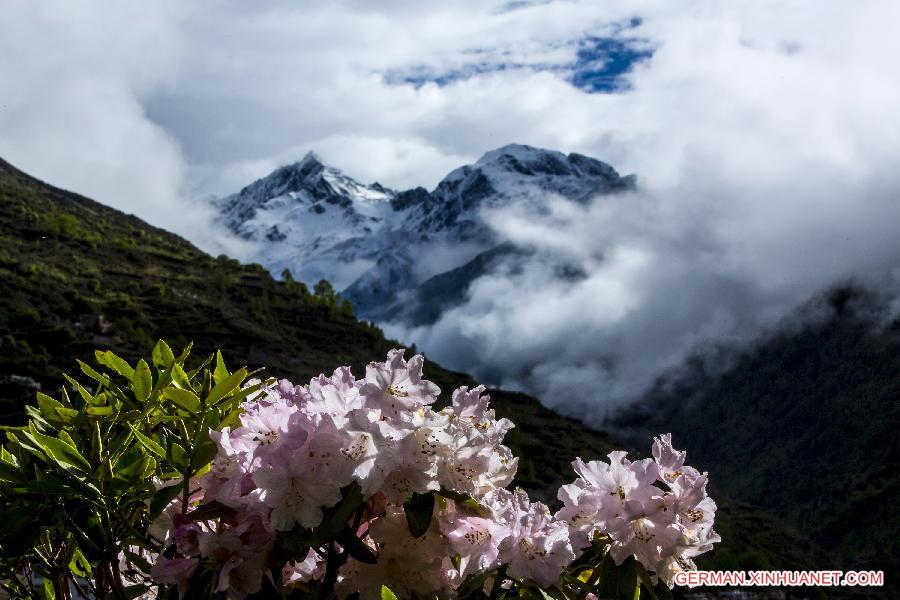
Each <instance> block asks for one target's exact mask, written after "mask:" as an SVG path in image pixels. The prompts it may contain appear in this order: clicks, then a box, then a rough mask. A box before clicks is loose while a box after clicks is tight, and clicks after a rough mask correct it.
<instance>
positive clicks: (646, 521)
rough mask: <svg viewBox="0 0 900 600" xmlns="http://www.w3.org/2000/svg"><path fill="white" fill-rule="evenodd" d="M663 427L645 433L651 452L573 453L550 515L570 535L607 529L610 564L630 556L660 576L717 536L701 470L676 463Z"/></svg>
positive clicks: (680, 459) (682, 565)
mask: <svg viewBox="0 0 900 600" xmlns="http://www.w3.org/2000/svg"><path fill="white" fill-rule="evenodd" d="M684 458H685V453H684V452H679V451H677V450H675V449H674V448H672V437H671V434H666V435H663V436H660V437H658V438H654V440H653V458H652V459H650V458H648V459H644V460H639V461H634V462H632V461H629V460H628V459H627V458H626V453H625V452H621V451H619V452H611V453H610V455H609V463H605V462H599V461H591V462H588V463H585V462H583V461H582V460H581V459H577V460H575V461H574V462H573V463H572V466H573V467H574V468H575V472H576V473H577V474H578V479H576V480H575V482H574V483H571V484H569V485H564V486H562V487H561V488H560V489H559V496H558V497H559V499H560V501H562V502H563V505H564V506H563V508H562V510H560V511H559V513H558V514H557V516H558V517H559V518H561V519H565V520H566V522H568V523H569V526H570V528H571V531H572V532H573V536H575V537H580V538H581V539H586V538H588V537H589V536H591V535H592V534H593V533H594V532H602V533H605V534H607V535H608V536H609V537H610V538H611V540H612V543H611V545H610V550H609V552H610V554H611V555H612V557H613V558H614V559H615V561H616V563H617V564H621V562H622V561H624V560H625V559H626V558H628V557H629V556H634V557H636V558H637V559H638V560H639V561H640V562H641V564H642V565H644V567H646V568H647V570H649V571H652V572H653V573H655V574H656V575H657V576H659V577H661V578H662V579H663V580H664V581H666V582H667V583H668V582H670V581H671V579H672V577H673V576H674V574H675V573H676V572H678V571H683V570H691V569H694V568H695V566H694V564H693V561H692V560H691V559H692V558H693V557H695V556H697V555H699V554H702V553H704V552H707V551H709V550H711V549H712V545H713V544H714V543H716V542H718V541H720V538H719V536H718V535H717V534H716V533H715V532H714V531H713V520H714V518H715V512H716V503H715V502H714V501H713V499H712V498H710V497H708V496H707V495H706V481H707V475H706V474H705V473H702V474H701V473H700V472H699V471H697V470H696V469H694V468H693V467H689V466H686V465H685V464H684Z"/></svg>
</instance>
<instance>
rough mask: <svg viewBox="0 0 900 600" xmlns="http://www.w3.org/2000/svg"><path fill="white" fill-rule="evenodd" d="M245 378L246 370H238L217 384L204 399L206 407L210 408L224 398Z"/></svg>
mask: <svg viewBox="0 0 900 600" xmlns="http://www.w3.org/2000/svg"><path fill="white" fill-rule="evenodd" d="M246 377H247V369H246V368H243V367H242V368H240V369H238V370H237V371H235V372H234V373H232V374H231V375H229V376H228V377H226V378H225V379H223V380H222V381H220V382H219V383H217V384H216V385H215V386H214V387H213V388H212V389H211V390H210V391H209V395H208V396H207V397H206V404H207V406H212V405H214V404H215V403H216V402H218V401H219V400H221V399H222V398H225V397H226V396H228V394H230V393H231V392H233V391H234V390H235V388H237V387H238V386H239V385H241V383H243V381H244V379H245V378H246Z"/></svg>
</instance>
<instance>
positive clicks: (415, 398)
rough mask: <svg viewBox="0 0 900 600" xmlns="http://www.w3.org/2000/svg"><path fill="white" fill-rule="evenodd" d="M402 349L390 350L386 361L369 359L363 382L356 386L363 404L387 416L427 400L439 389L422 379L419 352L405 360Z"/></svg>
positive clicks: (418, 405) (417, 405) (425, 403)
mask: <svg viewBox="0 0 900 600" xmlns="http://www.w3.org/2000/svg"><path fill="white" fill-rule="evenodd" d="M403 352H404V351H403V350H391V351H390V352H388V355H387V361H386V362H383V363H374V362H373V363H369V365H368V366H367V367H366V379H365V383H363V385H362V387H361V388H360V390H359V393H360V395H361V396H362V397H363V400H364V402H365V403H366V405H367V406H369V407H371V408H377V409H379V410H381V411H382V412H383V413H384V414H385V415H388V416H394V415H397V414H398V413H400V412H401V411H414V410H416V409H417V408H420V407H422V406H425V405H427V404H431V403H433V402H434V401H435V400H437V397H438V394H440V393H441V390H440V388H439V387H438V386H436V385H435V384H433V383H431V382H430V381H426V380H425V379H422V364H423V362H424V358H423V357H422V355H421V354H417V355H416V356H413V357H412V358H411V359H409V361H406V360H405V359H404V358H403Z"/></svg>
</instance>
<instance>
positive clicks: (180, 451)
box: [169, 442, 189, 467]
mask: <svg viewBox="0 0 900 600" xmlns="http://www.w3.org/2000/svg"><path fill="white" fill-rule="evenodd" d="M169 450H170V453H171V457H170V459H171V461H172V463H173V464H175V465H177V466H179V467H186V466H188V462H189V460H188V454H187V451H186V450H185V449H184V447H183V446H182V445H181V444H179V443H178V442H172V444H171V445H170V446H169Z"/></svg>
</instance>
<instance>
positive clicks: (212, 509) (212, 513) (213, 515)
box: [187, 500, 234, 521]
mask: <svg viewBox="0 0 900 600" xmlns="http://www.w3.org/2000/svg"><path fill="white" fill-rule="evenodd" d="M233 514H234V509H233V508H230V507H228V506H225V505H224V504H222V503H220V502H217V501H215V500H213V501H212V502H207V503H206V504H201V505H200V506H198V507H197V508H196V509H195V510H192V511H191V512H189V513H188V514H187V516H188V517H190V518H191V519H193V520H194V521H209V520H210V519H218V518H219V517H227V516H229V515H233Z"/></svg>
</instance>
